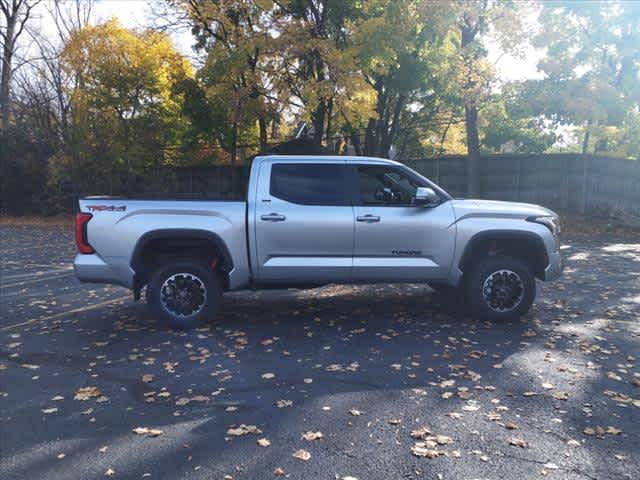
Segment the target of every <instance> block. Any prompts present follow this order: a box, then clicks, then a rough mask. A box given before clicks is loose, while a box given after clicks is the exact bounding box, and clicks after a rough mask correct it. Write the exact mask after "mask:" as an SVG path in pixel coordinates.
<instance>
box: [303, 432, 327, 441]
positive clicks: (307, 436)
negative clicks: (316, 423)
mask: <svg viewBox="0 0 640 480" xmlns="http://www.w3.org/2000/svg"><path fill="white" fill-rule="evenodd" d="M322 437H324V435H323V434H322V432H305V433H303V434H302V439H303V440H307V441H312V440H319V439H321V438H322Z"/></svg>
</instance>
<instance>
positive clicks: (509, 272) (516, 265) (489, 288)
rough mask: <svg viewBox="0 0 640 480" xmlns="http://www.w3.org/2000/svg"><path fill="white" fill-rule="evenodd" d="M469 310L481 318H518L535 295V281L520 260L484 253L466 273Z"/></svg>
mask: <svg viewBox="0 0 640 480" xmlns="http://www.w3.org/2000/svg"><path fill="white" fill-rule="evenodd" d="M465 283H466V285H465V288H466V297H467V301H468V306H469V309H470V313H471V314H473V315H476V316H478V317H480V318H484V319H494V320H511V319H515V318H518V317H521V316H522V315H524V314H525V313H527V311H528V310H529V308H531V305H532V304H533V301H534V299H535V297H536V281H535V278H534V276H533V274H532V273H531V271H530V270H529V268H528V267H527V266H526V265H525V264H524V263H523V262H521V261H520V260H518V259H516V258H513V257H509V256H506V255H493V256H487V257H485V258H484V259H482V260H481V261H480V262H478V263H477V264H476V265H474V266H472V267H471V269H470V271H469V272H468V275H467V276H466V282H465Z"/></svg>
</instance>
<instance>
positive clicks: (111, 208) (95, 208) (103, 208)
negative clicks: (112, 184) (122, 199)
mask: <svg viewBox="0 0 640 480" xmlns="http://www.w3.org/2000/svg"><path fill="white" fill-rule="evenodd" d="M87 208H88V209H89V210H90V211H92V212H125V211H126V210H127V207H126V206H125V205H121V206H119V207H116V206H115V205H89V206H87Z"/></svg>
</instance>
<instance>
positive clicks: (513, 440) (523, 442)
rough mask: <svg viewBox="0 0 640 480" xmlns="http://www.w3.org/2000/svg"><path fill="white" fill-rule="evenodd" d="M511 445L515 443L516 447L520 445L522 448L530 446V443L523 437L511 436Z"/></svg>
mask: <svg viewBox="0 0 640 480" xmlns="http://www.w3.org/2000/svg"><path fill="white" fill-rule="evenodd" d="M509 445H513V446H514V447H520V448H528V447H529V444H528V443H527V442H526V440H522V439H521V438H510V439H509Z"/></svg>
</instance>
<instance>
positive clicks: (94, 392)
mask: <svg viewBox="0 0 640 480" xmlns="http://www.w3.org/2000/svg"><path fill="white" fill-rule="evenodd" d="M101 395H102V392H101V391H100V389H99V388H97V387H82V388H79V389H78V390H76V394H75V396H74V397H73V399H74V400H83V401H84V400H90V399H91V398H94V397H100V396H101Z"/></svg>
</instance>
